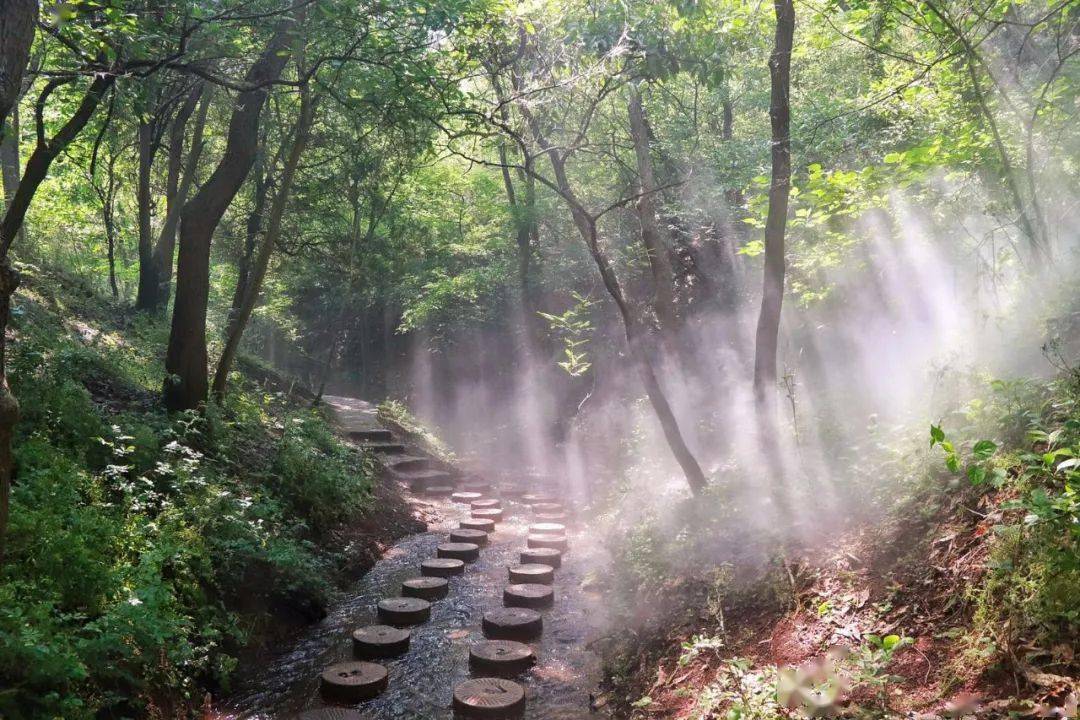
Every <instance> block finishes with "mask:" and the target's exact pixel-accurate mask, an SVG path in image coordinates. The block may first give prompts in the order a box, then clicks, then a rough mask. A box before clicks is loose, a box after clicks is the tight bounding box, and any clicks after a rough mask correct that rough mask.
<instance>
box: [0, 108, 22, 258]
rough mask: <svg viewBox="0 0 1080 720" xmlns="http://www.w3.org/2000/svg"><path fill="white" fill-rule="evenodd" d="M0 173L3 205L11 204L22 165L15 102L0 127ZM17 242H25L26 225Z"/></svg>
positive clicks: (17, 109)
mask: <svg viewBox="0 0 1080 720" xmlns="http://www.w3.org/2000/svg"><path fill="white" fill-rule="evenodd" d="M0 135H2V137H0V175H2V177H3V183H4V207H7V206H8V205H10V204H11V199H12V198H13V197H15V190H16V188H18V187H19V175H20V174H22V165H21V163H20V162H19V105H18V103H17V102H16V103H15V104H14V105H12V107H11V112H10V113H9V114H8V121H7V125H6V126H4V127H3V128H0ZM18 240H19V243H20V244H25V243H26V227H25V226H24V227H21V228H19V238H18Z"/></svg>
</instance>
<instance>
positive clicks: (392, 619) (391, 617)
mask: <svg viewBox="0 0 1080 720" xmlns="http://www.w3.org/2000/svg"><path fill="white" fill-rule="evenodd" d="M378 613H379V620H381V621H382V622H384V623H386V624H387V625H419V624H420V623H423V622H427V621H428V619H429V618H431V603H429V602H428V601H427V600H421V599H420V598H411V597H396V598H387V599H386V600H380V601H379V605H378Z"/></svg>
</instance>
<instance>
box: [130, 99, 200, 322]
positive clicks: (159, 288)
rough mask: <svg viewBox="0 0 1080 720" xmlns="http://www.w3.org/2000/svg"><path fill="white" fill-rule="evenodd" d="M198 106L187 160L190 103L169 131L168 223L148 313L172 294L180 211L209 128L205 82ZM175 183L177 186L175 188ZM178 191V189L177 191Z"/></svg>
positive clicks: (160, 245) (157, 255)
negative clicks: (185, 141) (206, 129)
mask: <svg viewBox="0 0 1080 720" xmlns="http://www.w3.org/2000/svg"><path fill="white" fill-rule="evenodd" d="M192 97H194V99H195V100H196V101H197V103H198V111H197V112H196V113H195V125H194V127H193V128H192V131H191V147H190V148H189V149H188V154H187V158H186V159H185V158H184V154H183V153H184V134H185V130H186V126H187V122H188V117H187V116H186V115H185V114H184V113H185V110H186V107H187V104H186V103H185V106H184V107H183V108H181V111H180V114H178V115H177V117H176V118H175V119H174V120H173V125H172V128H171V129H170V131H169V170H168V179H167V189H166V192H167V195H166V206H165V207H166V210H165V221H164V222H163V223H162V224H161V231H160V232H159V233H158V238H157V242H156V243H155V245H154V253H153V257H152V261H151V267H152V268H153V270H152V272H153V280H154V286H153V289H152V291H150V290H148V292H147V307H146V309H147V310H154V311H159V310H163V309H164V308H165V306H166V305H168V304H169V292H170V288H171V287H172V271H173V254H174V252H175V250H176V227H177V225H178V224H179V222H180V211H181V210H182V209H183V208H184V204H185V203H187V198H188V194H189V193H190V192H191V187H192V185H193V184H194V183H195V176H196V174H197V173H198V169H199V158H200V157H201V156H202V150H203V131H204V129H205V128H206V114H207V112H208V111H209V109H210V93H209V91H207V89H206V86H205V85H204V84H202V83H200V84H199V85H197V86H196V87H195V89H194V90H192V96H189V100H190V99H192ZM174 181H175V185H174ZM174 188H175V189H174Z"/></svg>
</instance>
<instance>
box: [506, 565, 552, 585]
mask: <svg viewBox="0 0 1080 720" xmlns="http://www.w3.org/2000/svg"><path fill="white" fill-rule="evenodd" d="M510 582H512V583H538V584H540V585H551V584H552V583H553V582H555V568H553V567H551V566H550V565H541V564H540V563H528V564H526V565H515V566H514V567H512V568H510Z"/></svg>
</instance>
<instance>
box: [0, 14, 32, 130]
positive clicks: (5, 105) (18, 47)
mask: <svg viewBox="0 0 1080 720" xmlns="http://www.w3.org/2000/svg"><path fill="white" fill-rule="evenodd" d="M37 19H38V2H37V0H2V2H0V127H3V126H4V122H5V121H6V120H7V117H8V113H9V112H11V109H12V108H13V107H14V106H15V103H16V102H18V100H19V95H20V94H21V93H22V82H23V73H24V72H25V71H26V64H27V63H28V62H29V61H30V46H31V45H32V44H33V42H34V26H35V25H36V24H37Z"/></svg>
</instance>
